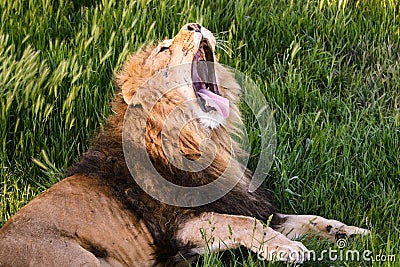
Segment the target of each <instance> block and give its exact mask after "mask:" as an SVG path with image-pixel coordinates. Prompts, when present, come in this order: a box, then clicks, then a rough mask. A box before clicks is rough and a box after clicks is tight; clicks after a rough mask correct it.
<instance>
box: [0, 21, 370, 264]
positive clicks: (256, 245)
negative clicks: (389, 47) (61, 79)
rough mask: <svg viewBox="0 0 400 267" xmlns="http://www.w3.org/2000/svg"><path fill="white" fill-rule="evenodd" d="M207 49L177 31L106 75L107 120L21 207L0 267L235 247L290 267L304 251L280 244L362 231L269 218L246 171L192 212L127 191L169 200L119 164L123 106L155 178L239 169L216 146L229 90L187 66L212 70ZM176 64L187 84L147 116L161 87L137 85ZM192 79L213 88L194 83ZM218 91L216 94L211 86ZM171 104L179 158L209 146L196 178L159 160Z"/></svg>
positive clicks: (203, 39)
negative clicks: (110, 83) (111, 93)
mask: <svg viewBox="0 0 400 267" xmlns="http://www.w3.org/2000/svg"><path fill="white" fill-rule="evenodd" d="M215 45H216V41H215V39H214V37H213V35H212V34H211V32H210V31H208V30H207V29H205V28H204V27H202V26H200V25H199V24H187V25H185V26H183V28H182V29H181V30H180V32H179V33H178V34H177V36H175V38H173V39H170V40H165V41H162V42H161V43H159V45H157V46H156V47H149V48H146V49H144V50H142V51H140V52H138V53H136V54H134V55H133V56H132V57H131V58H130V59H129V60H128V61H127V63H126V64H125V65H124V67H123V68H122V71H121V72H120V73H119V74H118V75H117V84H118V86H119V87H120V89H121V93H120V94H118V95H117V96H116V97H115V98H114V100H113V102H112V109H113V111H114V112H113V114H112V115H111V116H110V117H109V118H108V120H107V123H106V124H105V126H104V127H103V128H102V129H101V130H100V132H99V134H98V135H97V137H96V138H95V139H94V141H93V143H92V146H91V148H90V149H89V151H88V152H86V153H85V154H84V155H83V157H82V159H81V161H80V162H79V163H78V164H77V165H76V166H74V167H73V168H72V169H70V170H69V173H68V177H67V178H65V179H64V180H62V181H60V182H59V183H57V184H55V185H54V186H53V187H52V188H50V189H49V190H47V191H46V192H45V193H43V194H42V195H40V196H39V197H37V198H36V199H34V200H33V201H31V202H30V203H29V204H27V205H26V206H25V207H23V208H22V209H21V210H20V211H19V212H18V213H17V214H16V215H14V216H13V217H12V218H11V219H10V220H9V221H8V222H7V223H6V224H5V225H4V226H3V228H2V229H1V230H0V248H1V250H0V266H28V265H29V266H81V265H85V266H86V265H87V266H153V265H176V264H178V263H183V264H185V263H186V261H185V260H186V259H188V258H193V257H195V255H199V254H202V253H204V252H205V251H206V250H209V249H210V250H212V251H220V250H225V249H230V248H237V247H239V246H245V247H247V248H248V249H249V250H251V251H253V252H255V253H259V254H260V255H261V256H262V257H265V258H266V259H267V260H274V258H273V257H274V255H273V253H272V252H279V255H278V258H277V259H278V260H283V261H295V262H302V261H303V260H305V258H306V257H305V256H304V255H306V253H307V249H306V247H305V246H304V245H303V244H302V243H300V242H297V241H292V240H291V238H293V237H296V236H299V235H303V234H306V233H309V232H311V233H312V234H317V235H318V236H321V237H323V238H328V239H331V240H335V236H338V235H339V236H341V235H345V236H351V235H354V234H366V233H367V232H368V230H365V229H362V228H357V227H354V226H347V225H345V224H343V223H341V222H338V221H335V220H327V219H324V218H321V217H319V216H313V215H284V214H280V213H277V210H276V209H275V208H274V206H273V205H272V204H271V200H270V196H269V194H268V192H267V191H264V190H262V189H258V190H256V191H255V192H249V191H248V190H247V188H248V184H249V182H250V179H251V176H252V174H251V172H250V171H248V170H246V171H245V172H244V173H243V175H242V176H241V179H240V181H239V182H238V183H237V184H236V186H235V187H234V188H233V189H232V190H231V191H230V192H229V193H227V194H226V195H224V196H223V197H221V198H219V199H218V200H217V201H214V202H212V203H209V204H205V205H197V206H196V205H193V206H194V207H179V206H177V205H168V204H166V203H163V202H161V201H158V200H157V199H155V198H153V197H152V196H150V195H148V194H147V193H146V192H144V189H143V188H142V187H141V186H139V185H138V183H137V181H139V182H145V183H146V182H147V181H150V182H149V183H150V188H152V189H153V190H156V191H157V190H158V191H159V192H160V193H161V194H160V195H162V194H173V192H170V191H166V192H164V191H163V190H164V188H163V187H156V184H154V183H153V184H152V183H151V181H153V182H154V180H152V179H151V177H150V176H151V175H152V174H151V173H150V172H149V171H148V170H147V169H146V168H141V162H136V163H134V166H130V168H131V169H132V170H133V172H132V171H131V172H130V169H129V168H128V166H127V164H126V161H125V158H124V153H123V152H124V151H123V144H122V132H123V124H124V114H125V112H126V110H127V108H128V106H129V105H130V107H131V113H132V114H133V115H132V116H130V118H129V120H128V121H127V122H126V123H128V124H129V125H128V126H127V127H128V133H129V134H131V137H133V139H135V137H137V138H141V137H140V134H139V133H137V132H136V130H137V129H138V128H139V127H140V125H142V126H143V125H144V126H145V128H146V131H145V137H144V138H143V139H145V140H142V141H143V142H145V147H146V148H145V150H146V153H147V154H148V155H149V157H150V159H151V162H152V163H153V164H154V166H156V168H157V171H158V172H159V173H160V174H162V176H163V177H164V178H165V179H167V180H169V181H171V182H173V183H175V184H178V185H181V186H187V187H190V186H192V187H195V186H201V185H206V184H208V183H210V182H212V181H214V180H216V178H218V176H219V175H220V174H221V173H223V172H224V170H225V169H226V167H227V165H228V164H231V167H232V168H231V169H230V172H231V173H230V174H232V175H233V176H235V173H233V172H232V170H238V171H240V170H241V169H243V168H242V167H243V166H240V163H239V161H236V160H235V159H231V158H230V155H231V153H230V149H231V148H232V147H234V148H235V149H238V147H237V146H238V145H237V144H236V143H234V142H233V141H229V140H228V138H223V137H226V135H225V134H226V133H225V131H226V130H235V126H234V125H235V124H237V123H240V114H239V110H238V107H237V104H238V95H239V86H238V85H237V83H236V82H235V80H234V79H233V76H232V75H231V73H230V72H229V71H227V70H225V69H224V68H223V67H221V66H219V65H218V64H215V68H214V66H211V67H210V66H207V67H205V68H202V69H201V68H200V67H199V64H200V62H202V61H210V62H214V63H216V62H215V61H216V59H215V55H214V49H215ZM184 63H188V64H189V66H191V67H189V72H190V73H191V75H192V77H193V79H194V78H196V79H197V81H196V82H194V81H193V82H192V81H188V83H186V84H185V85H183V86H179V87H177V88H176V89H173V90H171V91H168V92H166V93H165V94H163V96H162V98H160V99H158V101H156V102H157V103H156V104H155V105H153V106H151V107H150V106H149V103H150V102H151V101H152V98H153V95H154V94H155V93H156V91H157V90H159V89H160V87H163V86H165V84H159V85H157V84H151V83H147V82H146V81H147V80H148V79H150V78H151V77H152V76H153V75H155V74H157V73H160V71H162V70H163V71H164V73H163V75H165V78H166V79H167V78H168V77H167V76H168V75H172V74H170V73H169V72H168V69H171V68H172V67H175V66H178V65H181V64H184ZM165 70H167V71H165ZM204 75H206V76H207V77H208V79H211V81H216V83H210V82H206V81H205V79H204V77H205V76H204ZM160 80H161V79H160ZM221 81H224V84H225V85H226V84H228V86H218V85H217V84H220V82H221ZM191 99H196V101H195V102H193V101H190V100H191ZM188 100H189V102H188V103H186V102H185V101H188ZM177 106H179V107H180V108H179V109H178V111H177V112H175V113H174V114H173V115H171V116H172V118H169V121H172V122H173V123H179V122H180V121H181V120H187V122H188V123H187V124H185V125H184V127H181V128H180V129H179V131H180V132H179V137H177V138H178V139H177V140H175V141H176V142H175V143H178V144H179V149H180V153H181V154H182V155H184V156H185V157H186V158H187V159H189V160H191V161H196V159H197V158H199V157H201V153H207V151H206V150H207V149H206V150H204V147H203V148H202V146H201V144H200V143H199V142H200V141H201V140H202V139H204V138H210V139H211V140H212V141H213V142H214V145H215V146H216V149H215V151H216V152H215V153H216V155H215V158H214V159H213V160H212V161H211V163H210V166H208V167H207V168H204V169H203V170H200V171H197V172H193V171H190V170H182V169H178V168H177V167H176V166H175V165H172V164H170V163H169V159H168V158H167V157H166V155H165V147H163V146H164V145H165V144H163V141H162V139H163V136H164V135H165V133H163V132H162V131H163V127H164V126H165V125H164V123H166V124H168V123H167V118H168V116H169V115H170V113H172V110H174V108H175V107H177ZM175 111H176V110H175ZM173 123H172V124H173ZM169 126H171V125H169ZM172 126H174V125H172ZM124 127H125V126H124ZM172 128H173V127H172ZM167 137H168V136H167ZM227 142H231V144H230V145H227ZM169 144H171V143H168V142H167V146H168V145H169ZM132 148H133V149H135V145H134V144H133V145H132ZM136 149H140V148H138V147H136ZM228 162H229V163H228ZM131 173H132V175H131ZM132 176H134V177H136V178H135V179H133V178H132ZM223 184H224V183H223V182H222V183H221V185H223ZM165 190H166V189H165ZM177 197H182V196H177ZM183 197H184V198H186V197H187V198H190V197H191V196H186V195H183ZM266 224H268V226H267V225H266ZM296 255H297V256H296Z"/></svg>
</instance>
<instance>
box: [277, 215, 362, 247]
mask: <svg viewBox="0 0 400 267" xmlns="http://www.w3.org/2000/svg"><path fill="white" fill-rule="evenodd" d="M281 216H282V217H283V218H284V219H285V222H284V223H283V224H282V226H281V228H280V229H279V231H280V232H281V233H283V234H284V235H286V236H287V237H289V238H291V239H293V238H296V237H298V236H301V235H305V234H310V235H312V236H314V235H317V236H319V237H322V238H327V239H329V240H331V241H335V239H337V238H342V237H352V236H354V235H358V234H361V235H365V234H368V233H369V230H366V229H363V228H358V227H355V226H348V225H346V224H344V223H342V222H339V221H336V220H328V219H325V218H323V217H320V216H316V215H284V214H281Z"/></svg>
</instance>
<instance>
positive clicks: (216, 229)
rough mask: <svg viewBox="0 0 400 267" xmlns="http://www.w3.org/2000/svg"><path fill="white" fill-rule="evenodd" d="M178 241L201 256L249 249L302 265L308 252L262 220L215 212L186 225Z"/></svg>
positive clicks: (189, 221) (274, 258)
mask: <svg viewBox="0 0 400 267" xmlns="http://www.w3.org/2000/svg"><path fill="white" fill-rule="evenodd" d="M177 238H178V240H179V241H180V242H182V243H183V244H185V243H188V244H191V245H193V246H194V248H192V251H193V252H195V253H198V254H203V253H204V252H205V251H221V250H226V249H233V248H237V247H239V246H245V247H247V248H248V249H250V250H252V251H253V252H255V253H258V254H259V256H261V257H262V258H264V259H267V260H283V261H292V262H302V261H303V260H304V258H305V257H306V255H307V252H308V250H307V248H306V247H305V246H304V245H303V244H302V243H300V242H296V241H291V240H289V239H288V238H287V237H285V236H284V235H282V234H281V233H279V232H277V231H275V230H273V229H272V228H270V227H267V226H266V225H265V224H263V223H262V222H261V221H259V220H256V219H254V218H250V217H245V216H234V215H226V214H218V213H212V212H206V213H202V214H201V215H200V216H199V217H196V218H193V219H190V220H188V221H186V222H185V224H183V226H182V227H181V228H180V229H179V231H178V232H177Z"/></svg>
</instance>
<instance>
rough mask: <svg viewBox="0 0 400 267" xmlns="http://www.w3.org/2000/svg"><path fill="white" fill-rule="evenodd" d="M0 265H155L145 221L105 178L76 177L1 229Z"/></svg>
mask: <svg viewBox="0 0 400 267" xmlns="http://www.w3.org/2000/svg"><path fill="white" fill-rule="evenodd" d="M0 247H1V248H2V249H1V250H0V266H36V265H37V266H79V265H80V264H84V263H85V264H88V263H89V265H90V266H91V265H93V266H100V265H102V266H103V265H107V263H108V264H111V265H112V266H119V265H120V266H150V265H153V264H154V260H152V259H151V257H150V258H149V255H154V254H155V250H154V246H153V239H152V237H151V234H150V232H149V231H148V229H147V227H146V225H145V223H144V222H143V221H142V220H140V219H138V218H137V217H136V216H135V214H133V213H132V212H131V211H129V210H128V209H126V208H124V207H123V206H122V204H120V202H119V201H118V200H117V199H115V198H114V197H113V195H112V191H111V190H110V189H109V188H108V187H107V186H106V185H103V184H102V183H101V180H100V179H96V178H89V177H86V176H81V175H74V176H71V177H68V178H66V179H64V180H63V181H61V182H59V183H57V184H56V185H54V186H53V187H52V188H51V189H49V190H48V191H46V192H45V193H43V194H42V195H41V196H39V197H38V198H36V199H34V200H33V201H31V202H30V203H29V204H28V205H26V206H25V207H24V208H22V209H21V210H20V211H19V212H18V213H17V214H16V215H15V216H14V217H12V218H11V219H10V220H9V221H8V222H7V223H6V224H5V225H4V226H3V228H1V229H0Z"/></svg>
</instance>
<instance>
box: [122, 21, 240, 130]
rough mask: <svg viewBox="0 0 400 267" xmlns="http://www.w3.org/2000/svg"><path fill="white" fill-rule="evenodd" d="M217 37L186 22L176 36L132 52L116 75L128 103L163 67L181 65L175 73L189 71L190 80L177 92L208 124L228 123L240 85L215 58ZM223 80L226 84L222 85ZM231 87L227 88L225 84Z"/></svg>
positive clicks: (197, 25)
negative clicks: (140, 50) (132, 54)
mask: <svg viewBox="0 0 400 267" xmlns="http://www.w3.org/2000/svg"><path fill="white" fill-rule="evenodd" d="M215 46H216V40H215V38H214V36H213V34H212V33H211V32H210V31H209V30H207V29H206V28H204V27H202V26H201V25H199V24H196V23H190V24H186V25H185V26H183V27H182V29H181V30H180V31H179V33H178V34H177V35H176V36H175V37H174V38H173V39H168V40H164V41H162V42H160V43H159V44H158V45H157V46H156V47H154V46H153V47H150V48H147V49H145V50H143V51H142V52H139V53H136V54H135V55H134V56H132V57H131V58H130V59H129V60H128V61H127V63H126V64H125V65H124V67H123V68H122V71H121V72H120V73H119V74H118V75H117V83H118V85H119V87H120V88H121V89H122V95H123V98H124V100H125V102H126V103H127V104H129V103H130V102H131V99H132V97H133V96H134V95H135V94H136V93H137V91H138V90H139V88H140V87H141V86H142V85H143V84H144V83H145V82H146V81H147V80H148V79H150V78H151V77H152V76H153V75H155V74H157V73H159V72H160V71H166V70H167V71H166V73H167V74H166V75H168V69H174V68H175V70H176V69H177V68H180V69H179V70H178V71H175V73H174V74H173V75H180V76H182V75H185V73H183V72H186V74H189V75H188V78H182V77H179V79H178V80H182V79H183V80H185V81H187V80H190V81H187V84H185V85H184V86H178V88H176V90H175V92H174V93H175V99H176V97H177V96H176V93H178V94H179V95H180V97H182V99H181V101H187V102H188V105H189V107H190V109H191V111H192V113H193V116H195V117H197V118H198V121H199V122H200V123H201V125H202V126H203V127H205V128H211V129H213V128H216V127H218V126H220V125H225V124H226V122H227V120H229V118H230V117H231V119H235V120H237V118H238V116H237V114H238V113H237V112H236V111H237V107H236V102H237V99H238V91H239V89H238V85H237V84H236V82H235V81H234V79H233V78H232V74H231V73H229V72H228V71H227V70H226V69H225V68H223V67H221V66H220V65H219V64H217V62H216V57H215V53H214V52H215ZM221 81H223V84H224V86H220V85H219V84H221ZM227 87H228V88H229V89H226V88H227Z"/></svg>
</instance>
